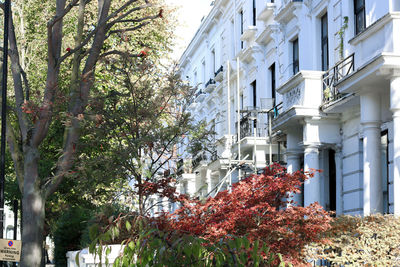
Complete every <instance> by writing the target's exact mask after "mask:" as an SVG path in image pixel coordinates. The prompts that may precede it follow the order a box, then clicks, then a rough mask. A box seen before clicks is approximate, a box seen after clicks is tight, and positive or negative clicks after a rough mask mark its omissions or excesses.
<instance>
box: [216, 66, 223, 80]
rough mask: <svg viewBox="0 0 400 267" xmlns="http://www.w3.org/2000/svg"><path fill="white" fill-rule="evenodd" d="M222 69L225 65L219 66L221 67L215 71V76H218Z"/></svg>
mask: <svg viewBox="0 0 400 267" xmlns="http://www.w3.org/2000/svg"><path fill="white" fill-rule="evenodd" d="M222 71H224V66H221V67H219V69H218V70H217V71H216V72H215V73H214V77H216V76H217V75H218V74H219V73H220V72H222Z"/></svg>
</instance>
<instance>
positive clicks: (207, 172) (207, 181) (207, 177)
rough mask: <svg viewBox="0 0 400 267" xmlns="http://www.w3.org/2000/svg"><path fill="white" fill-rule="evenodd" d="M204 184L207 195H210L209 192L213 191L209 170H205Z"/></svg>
mask: <svg viewBox="0 0 400 267" xmlns="http://www.w3.org/2000/svg"><path fill="white" fill-rule="evenodd" d="M206 183H207V193H210V192H211V190H213V188H214V186H213V182H212V177H211V170H210V169H207V171H206Z"/></svg>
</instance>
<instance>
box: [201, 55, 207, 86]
mask: <svg viewBox="0 0 400 267" xmlns="http://www.w3.org/2000/svg"><path fill="white" fill-rule="evenodd" d="M201 71H202V75H203V77H202V81H201V82H202V83H203V85H205V84H206V61H205V60H204V59H203V61H202V62H201Z"/></svg>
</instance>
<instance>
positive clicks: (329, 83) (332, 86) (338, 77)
mask: <svg viewBox="0 0 400 267" xmlns="http://www.w3.org/2000/svg"><path fill="white" fill-rule="evenodd" d="M353 72H354V53H353V54H351V55H350V56H348V57H346V58H345V59H343V60H341V61H340V62H338V63H337V64H336V65H335V66H334V67H332V68H331V69H329V70H328V71H327V72H326V73H325V74H324V76H323V77H324V78H323V79H322V90H323V100H322V101H323V106H324V105H327V104H329V103H331V102H335V101H338V100H339V99H341V98H342V97H344V96H346V95H347V94H342V93H340V92H339V90H338V89H337V84H338V83H339V82H340V81H342V80H343V79H344V78H346V77H347V76H348V75H350V74H351V73H353Z"/></svg>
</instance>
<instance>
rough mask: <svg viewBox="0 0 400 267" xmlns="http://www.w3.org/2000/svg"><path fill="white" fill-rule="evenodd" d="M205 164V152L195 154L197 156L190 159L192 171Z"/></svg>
mask: <svg viewBox="0 0 400 267" xmlns="http://www.w3.org/2000/svg"><path fill="white" fill-rule="evenodd" d="M206 163H207V156H206V152H205V151H204V150H203V151H200V152H199V153H197V155H195V156H194V158H193V159H192V167H193V169H196V168H197V167H199V166H200V165H203V164H206Z"/></svg>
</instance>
